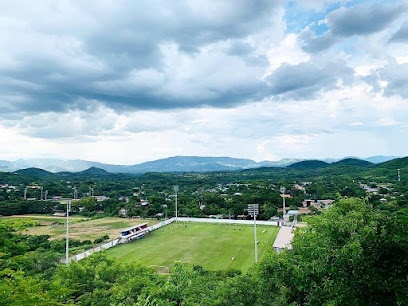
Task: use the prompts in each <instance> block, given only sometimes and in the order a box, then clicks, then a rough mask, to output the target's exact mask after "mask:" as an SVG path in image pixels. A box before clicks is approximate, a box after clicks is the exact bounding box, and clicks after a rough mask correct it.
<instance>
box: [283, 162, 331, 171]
mask: <svg viewBox="0 0 408 306" xmlns="http://www.w3.org/2000/svg"><path fill="white" fill-rule="evenodd" d="M329 165H330V164H329V163H326V162H324V161H321V160H304V161H301V162H298V163H294V164H292V165H290V166H288V168H290V169H296V170H312V169H319V168H325V167H327V166H329Z"/></svg>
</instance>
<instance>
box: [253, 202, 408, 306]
mask: <svg viewBox="0 0 408 306" xmlns="http://www.w3.org/2000/svg"><path fill="white" fill-rule="evenodd" d="M307 223H308V226H307V227H306V228H303V229H300V230H298V232H297V233H296V235H295V238H294V241H293V249H292V250H291V251H289V252H284V253H281V254H274V253H270V254H269V257H267V258H265V259H264V260H263V261H262V263H261V265H260V266H259V275H260V277H259V280H260V284H261V286H262V288H264V289H266V290H263V291H262V292H261V293H262V299H263V300H264V301H269V302H272V301H273V302H274V303H277V301H281V302H280V303H281V305H289V304H291V303H295V304H296V305H317V304H319V305H322V304H325V305H396V304H401V305H402V304H406V302H407V301H408V300H407V298H408V291H407V287H408V280H407V277H406V276H407V272H406V271H408V260H407V258H408V257H407V255H408V239H407V237H408V222H407V214H406V212H405V213H403V212H400V214H399V215H389V214H385V213H381V212H378V211H375V210H373V209H372V208H371V207H370V206H369V205H367V204H366V203H364V202H363V201H361V200H357V199H348V200H341V201H340V202H339V203H337V204H336V205H334V206H333V207H331V208H330V209H328V210H327V211H325V212H324V213H322V214H321V215H319V216H314V217H310V218H309V219H308V221H307Z"/></svg>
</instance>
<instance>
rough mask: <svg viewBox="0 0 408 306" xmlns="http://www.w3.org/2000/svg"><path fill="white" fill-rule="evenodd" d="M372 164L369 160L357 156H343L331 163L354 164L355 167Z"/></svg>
mask: <svg viewBox="0 0 408 306" xmlns="http://www.w3.org/2000/svg"><path fill="white" fill-rule="evenodd" d="M372 164H373V163H371V162H369V161H366V160H363V159H358V158H345V159H342V160H339V161H337V162H334V163H332V165H339V166H355V167H368V166H371V165H372Z"/></svg>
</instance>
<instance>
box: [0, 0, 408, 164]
mask: <svg viewBox="0 0 408 306" xmlns="http://www.w3.org/2000/svg"><path fill="white" fill-rule="evenodd" d="M0 37H1V39H0V135H1V136H0V159H3V160H17V159H21V158H57V159H64V160H68V159H83V160H89V161H98V162H103V163H111V164H137V163H141V162H145V161H150V160H156V159H160V158H166V157H171V156H178V155H182V156H192V155H193V156H229V157H236V158H249V159H252V160H255V161H262V160H270V161H276V160H280V159H283V158H301V159H324V158H343V157H348V156H357V157H368V156H374V155H392V156H407V155H408V137H407V136H408V51H407V50H408V0H401V1H399V0H393V1H391V0H390V1H386V0H383V1H364V0H358V1H352V0H350V1H348V0H340V1H336V0H326V1H324V0H307V1H302V0H299V1H290V0H276V1H274V0H211V1H210V0H173V1H166V0H147V1H144V0H139V1H133V0H115V1H113V0H85V1H84V0H36V1H29V0H27V1H24V0H15V1H1V2H0Z"/></svg>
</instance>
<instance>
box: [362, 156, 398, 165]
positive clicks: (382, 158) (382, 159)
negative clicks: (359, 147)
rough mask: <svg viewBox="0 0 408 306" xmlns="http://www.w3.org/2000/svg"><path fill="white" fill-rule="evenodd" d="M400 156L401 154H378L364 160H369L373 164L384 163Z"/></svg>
mask: <svg viewBox="0 0 408 306" xmlns="http://www.w3.org/2000/svg"><path fill="white" fill-rule="evenodd" d="M399 157H400V156H384V155H376V156H370V157H367V158H364V160H366V161H369V162H370V163H373V164H379V163H384V162H387V161H389V160H393V159H396V158H399Z"/></svg>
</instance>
